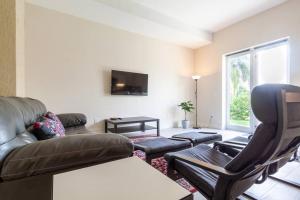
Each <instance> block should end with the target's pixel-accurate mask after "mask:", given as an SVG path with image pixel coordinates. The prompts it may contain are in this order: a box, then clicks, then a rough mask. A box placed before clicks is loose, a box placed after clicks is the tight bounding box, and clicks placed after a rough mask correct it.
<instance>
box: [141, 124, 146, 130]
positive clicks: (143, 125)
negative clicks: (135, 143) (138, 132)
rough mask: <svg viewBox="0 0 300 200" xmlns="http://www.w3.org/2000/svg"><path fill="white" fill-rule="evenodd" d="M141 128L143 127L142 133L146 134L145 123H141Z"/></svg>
mask: <svg viewBox="0 0 300 200" xmlns="http://www.w3.org/2000/svg"><path fill="white" fill-rule="evenodd" d="M141 126H142V131H143V132H145V131H146V125H145V122H142V123H141Z"/></svg>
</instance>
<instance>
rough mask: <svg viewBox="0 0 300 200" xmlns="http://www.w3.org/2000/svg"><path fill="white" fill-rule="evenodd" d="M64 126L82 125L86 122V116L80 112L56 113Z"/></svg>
mask: <svg viewBox="0 0 300 200" xmlns="http://www.w3.org/2000/svg"><path fill="white" fill-rule="evenodd" d="M57 117H58V118H59V120H60V121H61V123H62V124H63V126H64V127H65V128H70V127H76V126H84V125H85V124H86V122H87V119H86V116H85V115H84V114H81V113H66V114H59V115H57Z"/></svg>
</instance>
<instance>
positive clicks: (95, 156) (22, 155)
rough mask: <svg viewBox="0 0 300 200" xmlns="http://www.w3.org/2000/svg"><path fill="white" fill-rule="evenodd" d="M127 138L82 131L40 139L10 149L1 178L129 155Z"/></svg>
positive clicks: (20, 176)
mask: <svg viewBox="0 0 300 200" xmlns="http://www.w3.org/2000/svg"><path fill="white" fill-rule="evenodd" d="M132 151H133V146H132V143H131V141H130V140H129V139H128V138H126V137H123V136H119V135H116V134H84V135H72V136H66V137H62V138H55V139H49V140H43V141H39V142H35V143H32V144H28V145H25V146H23V147H19V148H16V149H15V150H13V151H12V152H11V153H10V154H9V155H8V156H7V157H6V158H5V160H4V163H3V167H2V171H1V178H2V179H3V180H13V179H18V178H23V177H27V176H33V175H39V174H44V173H51V172H56V171H57V170H64V169H68V168H76V167H79V166H81V165H85V164H89V163H103V162H107V161H110V160H115V159H120V158H125V157H129V156H131V155H132Z"/></svg>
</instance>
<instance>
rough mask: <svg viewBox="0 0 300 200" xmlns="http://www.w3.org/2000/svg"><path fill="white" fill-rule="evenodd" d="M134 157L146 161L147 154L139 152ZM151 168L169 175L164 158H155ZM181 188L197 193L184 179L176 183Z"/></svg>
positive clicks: (135, 152)
mask: <svg viewBox="0 0 300 200" xmlns="http://www.w3.org/2000/svg"><path fill="white" fill-rule="evenodd" d="M133 155H134V156H137V157H138V158H140V159H142V160H145V159H146V157H145V153H144V152H143V151H140V150H137V151H134V153H133ZM151 166H152V167H154V168H155V169H157V170H158V171H160V172H161V173H163V174H164V175H167V169H168V168H167V161H166V160H165V159H164V158H163V157H160V158H155V159H152V161H151ZM176 182H177V183H178V184H179V185H180V186H181V187H183V188H185V189H187V190H188V191H190V192H191V193H194V192H197V190H196V189H195V188H194V187H193V186H192V185H191V184H190V183H189V182H188V181H186V180H185V179H184V178H181V179H178V180H177V181H176Z"/></svg>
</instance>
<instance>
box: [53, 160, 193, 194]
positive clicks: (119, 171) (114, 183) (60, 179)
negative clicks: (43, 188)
mask: <svg viewBox="0 0 300 200" xmlns="http://www.w3.org/2000/svg"><path fill="white" fill-rule="evenodd" d="M189 194H190V192H189V191H187V190H186V189H184V188H182V187H181V186H179V185H178V184H177V183H176V182H174V181H172V180H171V179H170V178H168V177H167V176H165V175H163V174H162V173H161V172H159V171H158V170H156V169H154V168H153V167H151V166H150V165H148V164H147V163H146V162H144V161H142V160H141V159H139V158H137V157H131V158H126V159H121V160H117V161H113V162H108V163H104V164H100V165H96V166H92V167H87V168H83V169H79V170H74V171H70V172H66V173H61V174H57V175H54V178H53V200H160V199H163V200H179V199H182V198H184V197H187V196H188V195H189Z"/></svg>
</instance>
